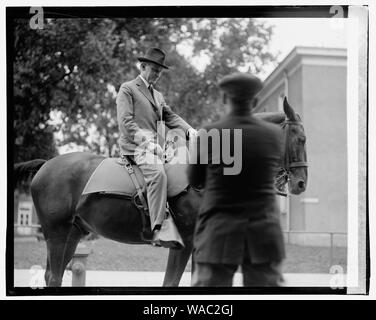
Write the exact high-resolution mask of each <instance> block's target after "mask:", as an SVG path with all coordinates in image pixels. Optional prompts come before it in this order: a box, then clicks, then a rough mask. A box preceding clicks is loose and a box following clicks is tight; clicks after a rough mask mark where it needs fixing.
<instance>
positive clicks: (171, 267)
mask: <svg viewBox="0 0 376 320" xmlns="http://www.w3.org/2000/svg"><path fill="white" fill-rule="evenodd" d="M192 248H193V244H192V241H186V242H185V248H184V249H181V250H175V249H169V254H168V261H167V268H166V273H165V277H164V280H163V286H164V287H178V286H179V282H180V279H181V277H182V275H183V273H184V270H185V267H186V265H187V263H188V260H189V257H190V256H191V254H192Z"/></svg>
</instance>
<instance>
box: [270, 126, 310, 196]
mask: <svg viewBox="0 0 376 320" xmlns="http://www.w3.org/2000/svg"><path fill="white" fill-rule="evenodd" d="M281 126H282V129H283V131H284V132H285V153H284V157H283V163H282V166H281V167H280V168H279V171H278V174H277V177H276V179H275V186H276V191H277V194H278V195H281V196H284V197H287V191H286V184H287V182H288V181H289V179H290V173H291V168H307V167H308V164H307V162H306V161H290V160H291V159H290V148H289V138H290V127H291V126H302V127H303V124H302V122H301V121H299V120H285V121H284V122H282V124H281Z"/></svg>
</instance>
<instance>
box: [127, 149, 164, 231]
mask: <svg viewBox="0 0 376 320" xmlns="http://www.w3.org/2000/svg"><path fill="white" fill-rule="evenodd" d="M133 159H134V162H135V163H136V164H137V165H138V167H139V168H140V170H141V172H142V174H143V176H144V179H145V182H146V193H147V202H148V206H149V213H150V222H151V230H153V229H154V227H155V226H156V225H162V223H163V220H164V219H165V216H166V202H167V176H166V173H165V170H164V165H163V161H162V160H161V159H160V158H159V157H158V156H157V155H155V154H154V153H152V152H149V151H145V152H142V153H135V155H134V156H133Z"/></svg>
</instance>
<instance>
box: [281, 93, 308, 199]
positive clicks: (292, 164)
mask: <svg viewBox="0 0 376 320" xmlns="http://www.w3.org/2000/svg"><path fill="white" fill-rule="evenodd" d="M283 110H284V112H285V115H286V119H285V121H284V122H283V123H282V128H283V130H284V132H285V153H284V158H283V163H282V168H283V169H282V171H283V174H284V177H285V178H287V179H288V187H289V191H290V193H292V194H300V193H302V192H304V191H305V188H306V185H307V178H308V172H307V153H306V146H305V142H306V135H305V133H304V127H303V124H302V122H301V119H300V117H299V115H298V114H296V113H295V111H294V109H293V108H292V107H291V106H290V105H289V103H288V102H287V99H286V98H285V99H284V101H283Z"/></svg>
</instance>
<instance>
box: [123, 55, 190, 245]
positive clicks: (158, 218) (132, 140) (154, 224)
mask: <svg viewBox="0 0 376 320" xmlns="http://www.w3.org/2000/svg"><path fill="white" fill-rule="evenodd" d="M165 58H166V54H165V53H164V52H163V51H162V50H161V49H159V48H150V49H148V50H147V52H146V54H145V55H144V56H142V57H139V58H138V60H139V61H140V63H141V65H140V74H139V75H138V77H137V78H136V79H134V80H132V81H129V82H125V83H123V84H122V85H121V87H120V90H119V92H118V95H117V99H116V103H117V120H118V125H119V130H120V140H119V144H120V152H121V155H122V157H124V156H127V157H129V158H130V159H131V160H132V161H133V162H134V163H136V164H137V165H138V167H139V168H140V170H141V172H142V174H143V176H144V179H145V182H146V194H147V203H148V207H149V213H150V222H151V230H152V231H153V238H152V243H153V244H155V245H161V246H164V247H171V246H173V245H174V244H173V243H171V242H170V241H167V240H166V237H165V234H164V229H161V226H162V223H163V221H164V219H165V216H166V205H167V176H166V173H165V170H164V163H163V160H162V157H163V148H162V146H163V141H164V137H163V136H162V137H161V136H160V135H161V132H163V130H158V128H161V126H164V124H165V125H166V127H167V128H169V129H177V128H178V129H182V130H183V131H184V132H185V133H186V135H187V138H188V139H189V137H190V136H192V135H195V134H196V130H195V129H193V128H192V127H191V126H190V125H189V124H188V123H187V122H185V121H184V120H183V119H182V118H181V117H179V116H178V115H176V114H175V113H174V112H173V111H172V110H171V108H170V107H169V106H168V105H167V104H166V102H165V100H164V97H163V95H162V94H161V93H160V92H159V91H157V90H155V89H154V87H153V86H154V85H155V84H156V83H157V81H158V79H159V77H160V75H161V73H162V71H163V70H164V69H168V67H167V66H166V65H165ZM158 135H159V136H158Z"/></svg>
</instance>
